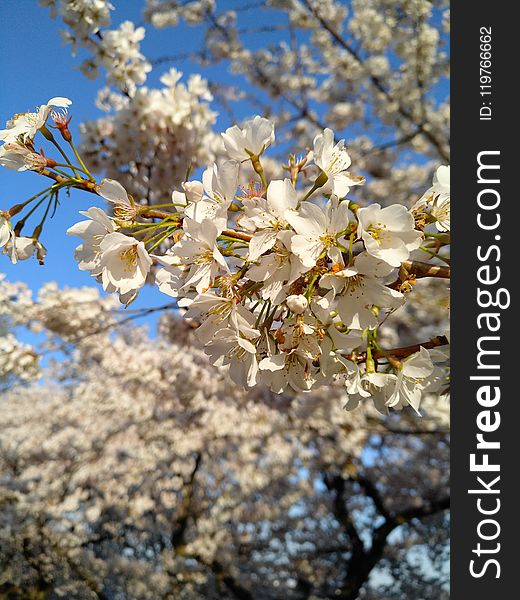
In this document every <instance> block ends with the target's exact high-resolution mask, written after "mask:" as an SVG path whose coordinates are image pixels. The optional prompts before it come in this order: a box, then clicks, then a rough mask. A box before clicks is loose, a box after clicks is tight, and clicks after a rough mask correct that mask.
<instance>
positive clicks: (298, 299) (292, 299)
mask: <svg viewBox="0 0 520 600" xmlns="http://www.w3.org/2000/svg"><path fill="white" fill-rule="evenodd" d="M285 302H286V304H287V306H288V307H289V310H291V311H292V312H293V313H295V314H297V315H301V314H303V313H304V312H305V311H306V309H307V306H309V303H308V302H307V298H306V297H305V296H302V295H301V294H295V295H293V296H287V300H286V301H285Z"/></svg>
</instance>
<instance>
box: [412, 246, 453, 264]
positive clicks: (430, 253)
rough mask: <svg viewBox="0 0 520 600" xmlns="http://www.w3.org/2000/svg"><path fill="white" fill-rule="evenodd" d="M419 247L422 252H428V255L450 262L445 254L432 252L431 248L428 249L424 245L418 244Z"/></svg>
mask: <svg viewBox="0 0 520 600" xmlns="http://www.w3.org/2000/svg"><path fill="white" fill-rule="evenodd" d="M419 248H420V249H421V250H422V251H423V252H426V253H427V254H429V255H430V256H434V257H435V258H439V259H440V260H443V261H444V262H445V263H446V264H448V265H449V264H450V259H449V258H446V257H445V256H442V254H438V253H437V252H434V251H433V250H430V249H429V248H427V247H426V246H419Z"/></svg>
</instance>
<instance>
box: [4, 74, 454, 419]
mask: <svg viewBox="0 0 520 600" xmlns="http://www.w3.org/2000/svg"><path fill="white" fill-rule="evenodd" d="M179 76H180V75H179V74H178V73H176V72H170V73H169V75H168V77H169V78H170V79H172V82H171V83H172V85H173V86H176V87H174V88H173V89H172V88H168V89H169V91H170V92H172V93H173V94H174V95H175V94H177V95H180V96H181V97H182V96H183V95H184V96H186V95H189V94H190V89H189V86H188V88H186V87H184V86H178V85H177V81H178V77H179ZM165 83H167V82H165ZM193 85H194V86H197V85H198V87H199V88H200V93H201V94H202V95H204V93H205V87H204V85H203V84H202V83H201V82H200V81H198V82H195V83H194V84H193ZM206 91H207V90H206ZM145 104H146V103H145V102H143V103H142V105H143V106H144V105H145ZM70 105H71V101H70V100H68V99H67V98H61V97H56V98H52V99H51V100H49V102H48V103H47V104H44V105H42V106H40V107H39V108H38V109H37V111H36V112H33V113H24V114H21V115H17V116H16V117H14V118H13V119H12V120H11V121H10V122H8V124H7V127H6V129H4V130H2V131H0V138H1V139H2V140H3V141H4V144H3V146H2V147H1V148H0V160H1V161H2V164H3V165H4V166H6V167H8V168H10V169H14V170H19V171H20V170H35V171H37V172H40V173H41V174H42V175H46V176H47V177H50V178H51V179H53V180H54V184H53V185H51V186H50V187H49V188H46V189H45V190H43V192H41V193H40V194H36V195H35V196H33V197H31V198H29V199H28V200H27V201H25V202H23V203H21V204H17V205H14V206H13V207H11V208H10V209H9V210H8V211H3V212H2V213H0V244H1V245H2V246H3V247H4V248H5V251H6V252H7V253H8V255H9V256H10V258H11V260H12V261H13V262H16V261H18V260H24V259H27V258H29V257H30V256H32V255H33V254H36V256H37V258H38V260H39V261H40V262H43V260H44V258H45V254H46V250H45V247H44V246H43V244H42V242H41V241H40V236H41V233H42V231H43V228H44V225H45V223H46V219H47V217H48V215H49V212H50V210H51V208H52V207H54V208H53V210H56V209H57V205H58V195H59V193H60V192H61V191H62V190H63V189H65V190H67V189H70V188H74V187H79V188H80V189H84V190H88V191H90V192H94V193H96V194H98V195H99V196H101V197H102V198H104V199H105V200H106V201H107V202H108V204H109V205H111V206H112V210H111V215H110V214H107V212H105V211H104V210H103V209H101V208H99V207H95V206H93V207H91V208H89V209H88V210H87V211H83V212H82V213H81V214H82V215H84V216H85V217H86V219H85V220H83V221H80V222H79V223H76V224H75V225H73V226H72V227H70V228H69V230H68V234H69V235H75V236H79V237H80V238H82V243H81V244H80V245H79V246H78V247H77V249H76V258H77V260H78V266H79V268H80V269H81V270H84V271H88V272H90V274H91V275H92V276H94V277H95V278H97V279H98V280H99V282H100V283H101V284H102V286H103V289H104V290H105V291H106V292H109V293H117V294H118V295H119V298H120V301H121V302H122V303H123V304H125V305H128V304H130V303H131V302H132V301H133V300H134V299H135V298H136V296H137V294H138V293H139V290H140V288H141V287H142V286H143V285H145V283H147V282H149V281H151V280H155V281H156V283H157V285H158V287H159V289H160V291H162V292H163V293H165V294H167V295H169V296H172V297H174V298H175V299H176V302H177V305H178V307H179V308H180V309H182V310H183V311H185V317H186V318H187V319H189V320H191V321H192V322H194V323H196V325H197V328H198V330H197V336H198V338H199V340H200V341H201V342H202V343H203V344H204V348H205V352H206V354H207V355H208V356H209V360H210V362H211V363H212V364H214V365H215V366H217V367H219V368H223V369H225V370H227V371H228V372H229V375H230V377H231V379H232V380H233V381H235V382H236V383H238V384H240V385H242V386H244V387H253V386H255V385H257V384H265V385H267V386H268V387H270V388H271V390H273V391H274V392H276V393H282V392H284V391H286V390H288V389H292V390H295V391H297V392H307V391H309V390H311V389H313V388H315V387H317V386H319V385H321V384H323V383H330V382H331V381H332V380H335V379H338V378H340V379H343V380H344V381H345V385H346V388H347V391H348V394H349V402H348V403H347V407H355V406H357V405H358V404H359V402H360V401H362V400H363V399H364V398H368V397H370V398H372V400H373V401H374V403H375V405H376V406H377V408H378V410H380V411H382V412H384V411H385V410H387V408H388V407H396V408H402V407H403V406H405V405H407V404H409V405H411V406H413V408H415V410H418V408H419V403H420V400H421V396H422V393H423V392H424V391H434V390H441V389H443V388H444V387H445V386H446V383H447V375H446V371H445V369H444V368H439V367H436V366H435V365H434V361H433V359H435V360H436V362H440V363H444V362H445V361H446V356H445V354H444V353H443V352H441V351H439V350H434V348H435V346H437V345H439V344H438V343H437V342H432V343H430V344H429V348H426V347H425V346H424V345H421V346H419V347H418V348H417V349H416V350H415V351H413V352H408V353H405V354H404V355H402V354H400V353H398V355H397V356H396V355H395V354H392V353H391V352H388V351H386V350H385V349H384V348H382V347H381V345H380V343H379V341H378V329H379V326H380V325H381V324H382V323H383V322H385V321H386V320H387V318H388V317H389V315H391V314H392V313H394V312H395V311H397V310H398V309H399V308H401V307H402V306H403V305H404V303H405V300H406V296H405V292H407V291H409V290H410V289H411V288H412V286H413V283H414V275H413V273H412V274H410V273H409V272H408V270H407V263H409V262H410V260H409V259H410V258H411V255H412V254H414V255H416V254H419V255H420V256H421V257H422V256H426V257H427V259H428V260H429V259H430V258H431V257H433V258H435V259H436V260H441V261H444V262H449V260H448V259H447V257H446V256H445V254H443V252H445V250H446V249H448V248H449V226H450V223H449V203H450V196H449V167H444V166H441V167H439V169H438V170H437V172H436V174H435V176H434V181H433V185H432V187H431V188H430V189H429V190H427V191H426V192H425V193H424V194H423V196H422V197H421V198H420V199H419V200H418V201H417V202H416V203H415V205H414V206H413V207H412V208H411V209H407V208H406V207H405V206H403V205H400V204H392V205H389V206H385V207H382V206H381V205H380V204H378V203H372V204H365V205H363V206H360V205H358V204H356V203H355V202H353V201H352V200H350V199H349V198H348V196H349V195H350V191H351V189H352V188H353V189H354V190H355V189H356V188H358V187H359V186H362V185H363V184H364V182H365V178H364V177H362V176H359V175H355V174H354V173H352V172H351V171H350V166H351V158H350V156H349V153H348V151H347V148H346V146H345V142H344V140H340V141H339V142H336V141H335V136H334V132H333V131H332V130H331V129H325V130H324V131H322V132H321V133H320V134H318V135H317V136H315V138H314V141H313V148H312V150H308V151H307V153H306V154H305V155H304V156H301V157H296V155H294V154H291V155H289V160H288V164H287V165H285V166H283V167H282V169H285V171H286V174H287V177H285V178H283V179H271V180H270V181H268V180H267V177H266V171H265V170H264V168H263V165H262V160H265V159H264V154H265V152H266V151H267V150H268V148H269V147H270V146H272V145H273V143H274V141H275V131H274V123H273V122H271V121H269V120H268V119H265V118H263V117H261V116H256V117H254V118H253V119H250V120H249V121H246V122H245V123H244V124H243V126H242V127H240V126H238V125H234V126H233V127H230V128H229V129H227V130H226V132H225V133H223V134H222V139H221V144H222V146H221V149H220V150H219V154H221V155H224V160H221V161H220V162H218V163H214V164H211V165H210V166H209V167H208V168H207V169H206V170H205V171H204V172H203V174H202V178H201V180H198V179H193V180H189V179H188V180H186V181H184V183H183V184H182V191H180V190H174V191H173V192H172V194H171V199H170V201H169V202H166V203H163V204H152V205H150V204H149V203H148V202H146V201H145V202H142V200H146V199H149V198H146V197H144V194H143V193H142V192H141V193H139V190H138V191H137V194H136V193H135V192H134V194H136V198H137V200H136V199H135V198H134V194H131V193H129V192H128V191H127V189H125V187H124V186H123V185H122V184H121V183H120V182H119V181H117V180H116V179H111V178H105V179H103V180H102V181H101V183H97V182H96V180H95V179H94V177H93V176H92V175H91V173H90V171H89V170H88V168H87V167H86V165H85V162H84V161H83V160H82V158H81V155H80V154H79V152H78V150H77V149H76V147H75V146H74V143H73V141H72V135H71V133H70V131H69V129H68V122H69V120H70V119H69V118H68V117H67V109H68V107H69V106H70ZM49 121H53V122H54V126H51V125H50V124H49ZM48 126H49V127H54V128H55V129H57V130H58V131H59V132H60V133H61V135H62V137H63V139H64V140H65V141H66V142H67V143H68V144H69V146H70V148H71V149H72V150H73V152H74V155H75V157H76V159H77V161H78V162H79V165H74V164H73V163H72V162H71V159H69V157H68V156H67V154H66V153H65V151H64V150H63V149H62V148H61V146H60V145H59V143H58V142H57V140H56V138H55V137H54V135H53V134H52V132H51V131H50V129H49V127H48ZM38 132H40V133H41V134H42V135H43V136H44V137H45V138H46V139H47V140H49V141H51V142H52V143H53V145H54V146H55V147H56V148H57V149H59V151H60V153H61V154H62V156H63V157H64V159H65V161H66V162H65V163H58V162H57V161H56V160H54V159H51V158H47V157H45V156H44V154H43V151H42V152H41V153H40V154H37V153H36V151H35V149H34V137H35V135H36V134H37V133H38ZM38 161H40V162H38ZM244 165H246V166H247V168H248V169H250V173H254V175H255V176H254V177H253V178H251V179H250V180H249V182H248V183H247V184H246V185H243V184H242V185H240V182H243V180H244V178H243V176H241V174H240V171H241V169H242V170H243V168H242V167H243V166H244ZM64 169H68V171H65V170H64ZM70 171H72V173H71V172H70ZM309 173H310V174H311V175H309ZM312 174H316V175H315V179H314V181H313V182H312V176H313V175H312ZM309 181H311V182H312V184H309V183H308V182H309ZM125 183H126V181H125ZM132 191H134V190H133V189H132ZM44 202H46V208H45V209H44V210H43V217H42V218H41V220H40V222H39V223H38V224H37V225H36V227H35V228H34V230H33V233H32V235H30V236H29V235H22V230H23V228H24V227H25V226H26V222H27V219H28V218H29V217H31V216H32V215H33V213H35V211H37V209H38V208H39V207H40V205H42V204H43V203H44ZM24 210H27V213H26V214H25V216H23V217H21V218H20V220H19V221H18V222H17V223H16V224H15V225H14V227H13V225H12V219H13V217H14V216H15V215H17V214H18V213H23V211H24ZM435 231H437V233H435ZM165 246H166V247H169V249H168V250H167V251H166V252H164V248H165ZM422 264H423V265H424V264H425V263H422ZM426 267H427V268H428V264H426ZM445 339H446V338H445ZM437 341H438V340H437ZM443 343H445V342H443ZM400 358H402V360H400Z"/></svg>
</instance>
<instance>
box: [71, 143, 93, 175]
mask: <svg viewBox="0 0 520 600" xmlns="http://www.w3.org/2000/svg"><path fill="white" fill-rule="evenodd" d="M69 146H70V147H71V148H72V151H73V152H74V156H75V157H76V158H77V159H78V162H79V164H80V165H81V167H82V169H83V172H84V173H86V174H87V175H88V177H89V179H90V180H91V181H95V179H94V177H93V176H92V174H91V173H90V171H89V170H88V168H87V166H86V165H85V163H84V162H83V159H82V158H81V156H80V154H79V152H78V151H77V150H76V146H75V145H74V142H73V141H72V140H70V141H69Z"/></svg>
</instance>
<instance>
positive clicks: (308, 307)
mask: <svg viewBox="0 0 520 600" xmlns="http://www.w3.org/2000/svg"><path fill="white" fill-rule="evenodd" d="M40 4H41V5H43V6H44V7H48V8H49V10H50V15H51V17H53V18H57V19H59V21H60V23H61V25H62V26H63V37H64V40H65V41H66V42H67V43H68V44H70V46H71V49H72V51H73V53H76V52H77V53H78V54H79V58H78V61H80V67H81V70H82V71H83V72H84V74H85V75H86V76H88V77H90V78H93V79H96V78H100V79H101V78H104V80H105V83H104V84H103V85H104V87H103V88H102V89H101V90H100V91H99V95H98V100H97V105H98V107H99V108H100V109H102V110H104V111H105V112H106V114H105V115H104V116H103V117H101V118H99V119H96V120H91V121H87V122H85V123H82V124H81V127H80V131H81V139H80V140H79V141H78V140H75V139H73V136H72V134H71V132H70V130H69V127H68V125H69V122H70V115H71V114H73V108H72V106H73V103H72V102H71V100H69V99H68V98H63V97H54V98H51V99H50V100H48V101H47V103H46V104H42V105H40V106H39V107H38V108H37V109H36V110H35V111H34V112H27V113H19V114H16V115H13V116H10V117H11V118H10V120H8V121H7V123H6V127H5V129H3V130H0V141H1V142H2V145H1V146H0V165H1V166H3V167H5V168H9V169H12V170H14V171H20V172H23V171H32V172H34V173H37V174H39V175H40V176H41V179H42V181H43V180H44V181H45V182H46V183H45V187H44V189H42V191H41V192H40V193H38V194H36V195H34V196H32V197H31V198H28V199H25V198H23V197H22V198H18V199H16V203H15V204H13V205H11V206H4V205H3V204H2V205H1V206H0V248H2V249H3V253H4V254H7V256H8V258H10V259H11V261H12V262H13V263H16V262H18V261H22V260H27V259H31V258H36V259H37V260H38V261H39V262H40V263H41V264H43V263H44V261H45V257H46V248H45V245H44V241H45V235H46V234H47V231H48V229H49V228H50V218H51V217H52V215H53V214H54V212H55V211H57V210H59V209H60V207H59V198H63V196H64V194H70V193H71V191H74V193H75V194H77V195H78V196H81V198H82V199H83V200H84V201H85V202H86V203H85V204H84V205H83V207H84V209H85V210H84V211H82V214H83V215H84V217H85V220H83V221H80V222H78V223H76V224H75V225H74V226H73V227H71V228H70V229H69V230H68V232H67V233H68V234H70V235H75V236H78V237H79V238H81V244H80V245H79V246H78V247H77V249H76V254H75V257H76V259H77V261H78V267H79V268H80V269H81V270H84V271H88V272H89V273H90V274H91V275H92V276H93V277H94V278H95V279H96V280H97V281H98V282H99V283H100V284H101V285H102V287H103V289H104V290H105V291H106V292H108V293H109V294H110V295H108V296H100V294H99V292H98V290H97V289H96V288H93V287H88V288H81V289H75V288H67V289H59V288H58V287H57V286H56V285H55V284H47V285H45V286H44V287H43V288H42V289H41V290H40V291H39V292H38V293H37V294H36V297H33V293H32V292H31V290H29V288H28V287H27V286H26V285H24V284H23V283H11V282H8V281H6V280H4V279H0V332H1V333H2V337H1V338H0V387H1V389H2V391H3V399H2V408H3V411H2V412H3V415H4V417H3V427H2V430H3V431H2V433H1V435H0V468H1V472H2V477H1V479H0V506H1V511H0V565H1V566H2V572H1V574H0V598H2V597H5V598H59V597H65V598H71V599H76V598H77V599H78V600H79V599H83V598H85V599H87V598H106V599H122V600H126V599H128V600H133V599H136V600H138V599H141V598H142V599H148V598H149V599H153V600H156V599H160V598H164V599H167V598H168V599H173V598H175V599H176V600H177V599H182V598H186V599H190V600H191V599H195V598H237V599H239V600H257V599H258V600H260V599H270V598H273V599H275V598H284V599H285V598H287V599H289V600H291V599H294V600H300V599H303V598H309V599H315V598H336V597H337V598H342V599H344V600H350V599H354V598H364V599H365V600H376V599H379V598H385V599H388V598H390V599H393V598H396V599H397V598H419V597H424V598H428V597H435V598H443V597H447V595H448V591H447V576H448V574H447V564H448V563H447V554H448V550H449V546H448V539H447V538H448V533H447V531H448V529H447V523H448V514H447V509H448V508H449V491H448V473H449V463H448V459H449V448H448V426H449V415H448V404H447V399H446V396H447V394H448V391H449V322H448V309H449V298H448V282H449V276H450V258H449V249H450V217H449V213H450V170H449V165H448V163H449V102H448V98H447V79H448V75H449V62H448V55H447V50H448V48H447V43H448V28H449V9H448V3H447V2H444V1H435V2H431V1H427V0H399V1H394V0H391V1H390V0H369V1H366V0H359V1H358V0H352V1H351V2H339V1H333V0H265V1H264V2H254V3H246V2H243V3H239V2H237V3H236V6H235V7H234V8H231V4H232V3H228V2H215V1H214V0H187V1H183V2H176V1H169V0H145V1H144V2H143V23H142V24H135V23H133V22H131V21H125V22H123V23H121V24H120V26H119V27H117V28H116V27H113V26H112V21H111V18H112V17H111V15H112V12H113V11H114V10H117V9H118V8H120V6H118V4H119V3H118V2H116V1H114V2H113V3H110V2H108V1H107V0H40ZM176 27H189V28H194V30H193V31H194V44H193V47H190V48H183V49H182V52H181V53H179V52H177V50H178V49H177V48H175V44H174V43H173V44H172V48H168V47H165V48H164V54H163V55H160V56H144V54H143V51H142V48H141V44H142V42H143V40H144V39H145V35H146V36H153V35H154V34H156V35H159V34H158V32H157V31H155V30H157V29H164V28H172V30H174V28H176ZM172 39H173V40H174V39H175V37H174V36H172ZM197 40H199V41H200V42H201V45H200V47H196V46H197V43H198V42H197ZM179 62H182V64H183V65H186V64H189V65H191V67H190V68H191V69H192V70H193V72H192V73H191V74H188V75H187V76H185V75H183V74H182V73H181V72H180V71H179V70H178V69H177V68H176V67H175V65H177V64H178V63H179ZM185 70H186V68H185ZM155 75H157V76H158V77H156V78H155V79H156V80H159V81H160V85H157V86H156V87H150V86H149V85H147V79H148V80H149V79H150V78H152V77H153V76H155ZM70 95H73V93H71V94H70ZM219 113H220V116H219ZM257 113H259V114H258V115H257V116H254V115H255V114H257ZM260 115H262V116H260ZM217 118H218V119H220V120H221V121H222V120H223V121H224V122H225V123H226V125H228V127H227V128H225V127H224V128H225V132H224V133H222V134H221V135H220V134H219V133H218V132H217V131H216V128H215V125H216V122H217ZM333 129H334V130H335V132H336V133H334V131H333ZM339 138H346V142H345V141H344V140H343V139H339ZM42 143H45V144H46V148H45V151H43V150H42V151H41V152H40V153H38V152H37V150H36V148H39V147H40V146H41V144H42ZM351 165H353V167H352V168H353V171H351V170H350V169H351ZM203 167H204V168H205V170H204V171H203V172H202V168H203ZM432 174H433V181H432ZM22 176H23V174H20V178H21V177H22ZM77 190H79V191H80V192H81V193H80V192H78V191H77ZM93 196H96V197H99V198H102V199H104V200H106V202H107V209H106V210H103V209H101V208H99V207H95V206H94V207H93V206H91V207H90V208H89V206H90V205H89V204H88V200H89V198H92V197H93ZM87 209H88V210H87ZM4 258H5V257H4ZM35 268H36V265H35ZM51 276H52V274H51ZM147 283H148V284H155V285H156V286H157V288H158V290H159V291H160V292H162V293H163V294H165V295H167V296H169V299H168V302H167V303H166V304H164V305H162V306H159V307H157V308H154V309H148V310H147V309H142V310H141V309H134V308H128V309H127V310H126V311H121V310H120V308H119V306H120V303H121V304H123V305H125V307H128V306H130V305H131V304H132V302H133V301H134V300H135V298H136V297H137V295H138V294H139V290H140V289H141V288H142V287H143V286H144V285H145V284H147ZM154 313H157V314H160V318H159V320H158V333H157V335H156V336H150V335H149V334H148V333H147V331H146V330H145V329H144V328H140V327H138V326H136V325H135V324H134V323H133V321H134V320H135V319H138V318H140V317H143V316H147V315H151V314H154ZM181 316H183V317H184V319H181V318H180V317H181ZM27 333H29V334H30V335H29V336H28V335H27ZM29 342H30V343H29ZM215 367H217V368H215ZM345 409H347V410H345ZM390 409H397V410H398V411H399V412H395V410H392V411H391V412H390Z"/></svg>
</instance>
